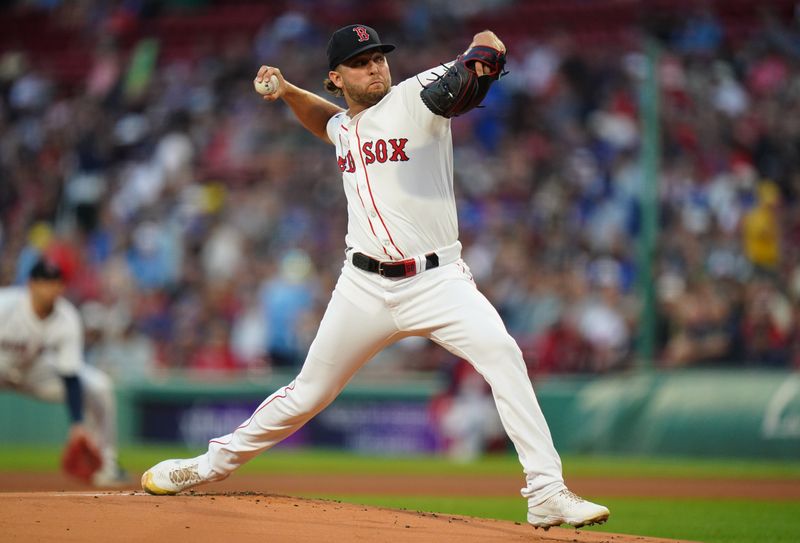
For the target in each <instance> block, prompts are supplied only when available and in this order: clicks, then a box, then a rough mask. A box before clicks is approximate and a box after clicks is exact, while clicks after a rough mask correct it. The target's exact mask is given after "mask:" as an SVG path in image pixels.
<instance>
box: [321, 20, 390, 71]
mask: <svg viewBox="0 0 800 543" xmlns="http://www.w3.org/2000/svg"><path fill="white" fill-rule="evenodd" d="M370 49H380V50H381V51H383V52H384V53H388V52H389V51H394V49H395V47H394V45H391V44H388V43H381V39H380V37H379V36H378V33H377V32H375V29H373V28H370V27H368V26H366V25H348V26H345V27H342V28H340V29H339V30H337V31H336V32H334V33H333V35H332V36H331V39H330V41H329V42H328V67H329V68H330V69H331V70H334V69H336V67H337V66H338V65H339V64H341V63H342V62H344V61H346V60H348V59H351V58H353V57H354V56H356V55H360V54H361V53H363V52H364V51H369V50H370Z"/></svg>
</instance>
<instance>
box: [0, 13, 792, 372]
mask: <svg viewBox="0 0 800 543" xmlns="http://www.w3.org/2000/svg"><path fill="white" fill-rule="evenodd" d="M176 3H180V4H192V3H193V2H176ZM194 3H197V4H211V7H213V4H214V2H194ZM30 4H36V6H35V7H30ZM153 4H154V3H153V2H144V1H143V2H116V3H115V2H111V3H109V2H99V1H97V2H92V1H82V2H58V1H49V2H16V3H15V2H12V3H11V6H10V7H9V6H6V8H4V9H5V10H8V11H6V13H10V12H11V11H12V10H19V9H43V10H50V17H52V18H53V19H54V20H60V21H63V24H64V25H69V26H70V28H71V29H72V30H74V31H75V32H76V33H79V34H80V35H81V36H82V38H83V39H88V40H90V41H91V43H92V44H93V47H94V50H93V59H92V61H91V65H90V66H89V67H88V69H87V70H86V76H85V78H83V79H82V80H81V81H79V82H78V84H74V85H66V86H65V85H62V82H61V81H59V80H58V79H57V78H55V77H54V76H53V75H52V74H51V73H49V72H48V71H47V70H46V69H45V68H43V67H42V65H41V64H37V63H36V62H32V60H31V59H30V58H29V55H26V51H25V50H24V49H18V50H14V49H11V50H6V51H3V53H2V58H0V284H3V285H5V284H11V283H24V281H25V277H26V274H27V271H28V269H29V268H30V266H31V265H32V263H33V262H34V260H35V259H36V257H37V256H38V255H40V254H42V253H46V254H48V255H50V256H51V257H53V258H55V259H57V260H58V262H59V263H61V265H62V266H63V267H65V269H66V271H67V273H68V276H69V278H70V279H69V297H70V299H72V300H73V301H74V302H75V303H76V305H77V306H78V307H79V308H80V310H81V313H82V315H83V317H84V321H85V325H86V330H87V357H88V358H89V360H90V362H92V363H94V364H97V365H98V366H101V367H103V368H105V369H107V370H108V371H109V372H110V373H112V374H113V375H114V376H115V377H116V378H117V379H118V380H120V381H132V380H140V379H148V378H151V377H152V376H153V375H156V374H157V373H158V372H159V371H163V370H170V369H182V370H191V371H194V372H197V373H198V374H214V375H218V374H220V373H227V374H231V375H239V374H241V372H261V371H265V370H268V369H269V368H297V367H299V365H300V364H301V363H302V361H303V358H304V353H305V351H306V350H307V348H308V345H309V342H310V341H311V340H312V339H313V337H314V334H315V331H316V327H317V324H318V322H319V320H320V318H321V315H322V313H323V312H324V309H325V306H326V304H327V301H328V297H329V295H330V292H331V290H332V288H333V285H334V283H335V280H336V278H337V276H338V272H339V269H340V267H341V265H342V262H343V257H344V252H343V251H344V234H345V228H346V209H345V200H344V195H343V191H342V190H341V187H340V183H341V181H340V174H339V172H338V168H337V165H336V157H335V155H334V153H333V152H332V150H331V149H329V148H327V146H326V145H324V144H323V143H321V142H319V141H316V140H314V139H313V137H312V136H310V135H308V134H307V133H306V132H305V131H304V130H303V129H302V127H301V126H300V125H299V124H298V123H297V122H296V120H295V119H294V118H293V117H292V115H291V114H290V112H289V110H288V109H287V108H286V107H285V106H284V105H283V104H266V103H264V102H263V101H262V100H260V99H259V97H258V96H257V95H256V94H255V92H254V91H253V88H252V79H253V77H254V75H255V72H256V71H257V69H258V67H259V66H260V65H261V64H269V65H275V66H278V67H279V68H281V69H282V71H283V73H284V75H285V76H286V78H287V79H288V80H290V81H292V82H294V83H296V84H298V85H300V86H303V87H305V88H308V89H310V90H312V91H314V92H319V93H323V90H322V80H323V78H324V77H325V75H326V73H327V69H326V66H325V56H324V50H325V43H326V40H327V38H328V36H329V35H330V32H331V31H332V30H333V29H334V28H332V27H331V25H330V24H329V22H326V20H325V19H324V18H323V17H322V16H321V15H320V13H321V12H323V11H324V10H317V9H316V7H317V4H347V2H344V1H341V2H338V3H337V2H321V3H313V2H309V1H306V2H298V3H296V4H294V7H292V8H287V9H286V10H285V11H282V12H280V13H276V14H275V16H270V17H268V18H266V19H265V20H264V21H263V24H262V26H261V28H260V30H259V31H258V32H256V33H255V35H254V36H253V37H250V36H244V35H242V34H233V35H231V36H229V37H227V38H226V39H225V40H223V42H222V43H214V44H212V43H208V42H206V41H204V39H203V36H202V35H198V36H196V39H195V40H194V41H192V42H191V43H190V46H189V47H185V48H184V51H186V54H185V55H184V54H175V52H174V51H172V54H170V51H168V50H167V49H165V48H164V49H161V48H160V45H161V44H159V42H158V41H157V40H156V39H146V37H147V28H148V25H152V24H153V23H154V21H156V20H157V19H158V17H159V16H161V15H162V14H163V13H159V11H158V10H154V9H153ZM513 4H514V3H513V2H510V1H506V2H501V1H485V2H480V1H473V2H465V3H464V5H463V6H462V9H459V10H458V11H457V12H446V11H443V9H444V8H443V7H442V6H443V5H444V4H443V3H442V2H435V1H432V0H431V1H416V2H412V3H410V4H409V5H408V8H407V9H404V10H402V11H401V10H397V13H398V14H397V16H396V18H395V20H394V21H393V23H392V24H391V25H389V24H386V25H385V26H386V27H385V28H384V27H382V26H380V25H377V24H375V26H376V27H377V30H378V31H379V32H380V33H381V35H382V38H383V39H384V41H386V42H389V43H395V44H397V45H398V50H397V51H396V52H394V53H392V54H391V55H390V56H389V61H390V65H391V67H392V73H393V77H394V79H395V81H396V82H397V81H400V80H402V79H404V78H406V77H410V76H413V75H414V74H415V73H417V72H420V71H422V70H424V69H426V68H429V67H431V66H435V65H437V64H439V63H441V62H445V61H448V60H450V59H452V58H453V57H455V55H457V54H458V53H459V52H460V51H462V50H463V49H464V48H465V46H466V45H467V44H468V43H469V41H470V38H471V35H472V34H471V31H470V26H469V25H468V24H467V23H468V22H469V21H471V20H474V19H475V18H478V19H479V18H480V15H481V10H482V9H496V8H497V7H498V6H505V7H508V5H511V7H513ZM329 7H330V6H329ZM334 7H335V6H334ZM203 8H204V9H210V7H209V6H208V5H205V6H203ZM162 9H163V8H162ZM184 9H187V10H189V11H188V13H191V7H189V8H186V7H184ZM0 16H5V15H2V12H0ZM360 22H365V23H371V21H360ZM442 22H446V25H444V24H442ZM799 22H800V20H798V19H795V18H791V19H787V18H780V17H776V16H773V15H770V14H769V13H768V12H765V14H764V16H763V18H762V19H761V20H760V21H757V22H755V23H754V24H755V26H756V28H755V29H754V31H753V32H752V33H751V35H750V36H748V37H747V39H743V40H741V41H740V42H739V43H736V44H735V46H731V42H730V40H729V39H728V36H727V34H726V32H727V31H726V28H725V26H724V25H723V24H722V23H721V22H720V21H719V20H718V19H717V18H716V17H715V15H714V13H713V11H710V10H707V9H697V10H695V11H693V12H692V13H690V14H688V15H685V16H684V17H682V18H679V19H675V21H674V22H673V23H670V24H666V23H664V22H663V21H662V24H661V26H660V27H659V28H658V29H657V32H656V34H657V37H658V38H659V39H660V45H661V54H660V57H659V63H658V74H659V80H660V103H661V123H662V124H661V144H662V149H663V153H662V155H661V160H660V169H659V174H658V203H659V205H658V219H659V220H658V224H659V234H658V241H657V247H656V251H655V255H654V257H653V266H654V270H655V288H656V300H657V303H656V315H655V317H654V318H655V322H656V331H657V333H656V355H655V358H656V360H655V364H656V365H658V366H660V367H665V368H667V367H684V366H701V365H702V366H706V367H731V366H735V367H775V368H789V367H800V204H799V203H798V197H799V196H800V24H798V23H799ZM442 28H446V31H442ZM493 29H494V30H496V31H497V32H498V34H499V35H500V38H501V39H504V35H503V32H502V28H493ZM132 34H135V35H136V36H138V37H141V38H142V39H141V40H137V41H136V43H135V46H132V47H127V46H124V44H125V43H126V39H127V38H129V36H130V35H132ZM634 35H635V33H634ZM508 46H509V61H508V65H507V69H508V70H509V72H510V74H509V75H508V76H507V77H504V78H502V79H501V80H500V81H499V82H498V84H496V85H495V86H494V87H493V89H492V91H491V92H490V94H489V96H488V97H487V99H486V101H485V103H484V105H485V107H484V108H482V109H479V110H476V111H474V112H472V113H470V114H469V115H466V116H464V117H462V118H459V119H456V120H455V121H454V123H453V132H454V155H455V178H456V179H455V182H456V192H457V195H458V199H459V213H460V215H459V221H460V231H461V240H462V242H463V243H464V246H465V251H464V258H465V260H466V261H467V263H468V264H469V265H470V267H471V269H472V272H473V274H474V277H475V280H476V282H477V284H478V286H479V288H481V290H482V291H483V292H484V293H486V295H487V296H488V297H489V298H490V300H491V301H492V303H493V304H494V305H495V306H496V307H497V308H498V310H499V311H500V313H501V315H502V317H503V319H504V320H505V322H506V324H507V326H508V329H509V331H510V332H511V334H512V335H513V336H514V337H515V338H516V339H517V340H518V342H519V344H520V346H521V347H522V349H523V353H524V355H525V359H526V362H527V363H528V366H529V369H530V372H531V374H551V373H575V372H581V373H602V372H610V371H620V370H624V369H626V368H630V367H631V366H632V365H634V364H635V361H636V340H637V336H638V334H639V332H640V329H641V326H642V323H643V317H642V313H641V311H642V303H641V301H642V299H643V298H642V295H641V292H640V290H638V285H639V281H640V280H641V273H640V265H639V263H638V262H637V242H636V240H637V236H638V234H639V230H640V227H641V224H642V207H641V205H640V203H639V202H640V200H639V198H640V194H641V191H642V188H643V186H644V181H643V175H642V162H641V158H640V149H641V143H642V133H641V126H640V111H641V108H640V103H639V89H640V86H641V82H642V77H643V74H644V70H645V56H644V54H643V50H642V47H641V41H640V40H639V39H638V38H637V39H631V40H620V42H618V43H609V44H606V45H603V46H597V47H583V46H581V44H580V43H579V42H577V41H576V40H575V39H574V37H573V36H572V35H571V34H570V33H569V32H565V31H561V30H558V29H554V30H551V31H548V32H544V33H541V34H538V33H536V34H531V35H528V36H524V37H520V36H516V37H515V38H514V39H513V40H509V41H508ZM355 325H357V323H356V324H355ZM454 364H455V362H454V361H452V360H451V359H450V358H449V355H447V354H446V353H444V352H443V351H441V350H440V349H438V348H435V347H434V346H432V344H430V343H428V342H426V341H416V340H409V341H404V342H402V343H401V344H399V345H398V346H396V347H395V348H393V349H390V350H388V351H387V352H385V353H384V354H383V355H381V359H380V361H378V363H377V364H376V367H378V368H382V370H383V371H392V372H394V371H396V372H404V371H414V372H418V371H423V372H435V371H440V370H441V368H442V367H443V366H448V365H449V366H450V367H452V366H453V365H454Z"/></svg>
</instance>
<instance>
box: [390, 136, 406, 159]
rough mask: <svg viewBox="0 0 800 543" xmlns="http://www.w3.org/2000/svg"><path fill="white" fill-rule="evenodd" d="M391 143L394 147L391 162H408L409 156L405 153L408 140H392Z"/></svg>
mask: <svg viewBox="0 0 800 543" xmlns="http://www.w3.org/2000/svg"><path fill="white" fill-rule="evenodd" d="M389 143H390V144H391V145H392V156H391V158H390V159H389V160H391V161H392V162H397V161H398V160H399V161H401V162H406V161H408V155H407V154H406V152H405V148H406V143H408V138H400V139H399V140H396V139H390V140H389Z"/></svg>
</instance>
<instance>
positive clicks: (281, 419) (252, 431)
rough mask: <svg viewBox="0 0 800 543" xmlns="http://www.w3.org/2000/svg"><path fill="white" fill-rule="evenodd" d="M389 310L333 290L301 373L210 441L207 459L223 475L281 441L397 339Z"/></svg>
mask: <svg viewBox="0 0 800 543" xmlns="http://www.w3.org/2000/svg"><path fill="white" fill-rule="evenodd" d="M396 332H397V331H396V327H395V325H394V321H393V320H392V318H391V315H390V314H389V313H388V312H387V311H374V310H373V311H370V310H369V309H365V308H364V307H362V306H360V305H357V304H355V303H353V302H351V301H350V300H349V299H347V298H345V297H344V296H343V295H342V294H341V293H339V292H337V291H334V294H333V297H332V298H331V302H330V304H329V305H328V309H327V310H326V312H325V316H324V317H323V318H322V322H321V323H320V327H319V331H318V332H317V336H316V338H315V339H314V341H313V343H312V344H311V347H310V349H309V352H308V356H307V357H306V361H305V364H304V365H303V368H302V370H301V371H300V374H299V375H298V376H297V377H296V378H295V380H294V381H292V382H291V383H290V384H289V385H287V386H285V387H283V388H281V389H280V390H278V391H277V392H275V393H274V394H272V395H271V396H270V397H268V398H267V399H266V400H264V402H262V404H261V405H260V406H259V407H258V408H257V409H256V411H255V412H254V413H253V415H252V416H251V417H250V418H249V419H247V420H246V421H244V423H242V425H241V426H239V427H238V428H237V429H236V430H234V431H233V432H231V433H230V434H228V435H225V436H222V437H219V438H216V439H212V440H211V441H210V442H209V447H208V453H207V454H206V455H205V459H206V460H203V458H201V459H200V466H199V469H200V473H201V474H202V473H204V468H205V466H204V465H203V462H204V461H205V462H207V463H208V466H207V467H208V469H209V470H210V474H211V476H212V477H213V478H222V477H225V476H227V475H228V474H230V473H231V472H232V471H234V470H235V469H236V468H238V467H239V466H241V465H242V464H244V463H245V462H247V461H248V460H250V459H251V458H253V457H254V456H256V455H258V454H259V453H261V452H262V451H264V450H266V449H269V448H270V447H272V446H274V445H275V444H277V443H279V442H280V441H282V440H283V439H285V438H286V437H288V436H289V435H291V434H292V433H294V432H295V431H296V430H298V429H299V428H300V427H301V426H302V425H303V424H305V423H306V422H307V421H308V420H309V419H311V418H312V417H313V416H314V415H316V414H317V413H319V412H320V411H321V410H322V409H323V408H325V406H327V405H328V404H329V403H330V402H332V401H333V400H334V398H336V396H337V395H338V394H339V392H340V391H341V390H342V388H344V386H345V385H346V384H347V382H348V381H349V380H350V378H351V377H352V376H353V374H354V373H355V372H356V371H357V370H358V369H359V368H361V366H363V365H364V364H365V363H366V362H367V361H368V360H369V359H370V358H372V356H373V355H374V354H375V353H377V352H378V351H379V350H380V349H382V348H383V347H385V346H386V345H388V344H389V343H391V342H392V341H393V340H394V337H395V335H396Z"/></svg>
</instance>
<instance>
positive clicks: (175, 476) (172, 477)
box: [142, 458, 225, 496]
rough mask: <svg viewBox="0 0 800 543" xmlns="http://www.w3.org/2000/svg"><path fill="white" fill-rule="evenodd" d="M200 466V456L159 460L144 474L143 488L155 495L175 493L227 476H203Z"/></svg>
mask: <svg viewBox="0 0 800 543" xmlns="http://www.w3.org/2000/svg"><path fill="white" fill-rule="evenodd" d="M198 466H199V462H198V458H188V459H173V460H164V461H163V462H159V463H158V464H156V465H155V466H153V467H152V468H150V469H149V470H147V471H145V472H144V473H143V474H142V490H144V491H145V492H147V493H148V494H153V495H155V496H166V495H173V494H177V493H178V492H181V491H183V490H188V489H190V488H193V487H195V486H197V485H200V484H203V483H210V482H212V481H219V480H221V479H224V478H225V477H210V476H203V475H201V474H200V472H199V470H198Z"/></svg>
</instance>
